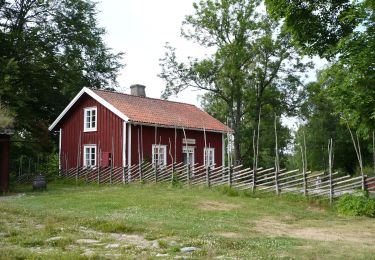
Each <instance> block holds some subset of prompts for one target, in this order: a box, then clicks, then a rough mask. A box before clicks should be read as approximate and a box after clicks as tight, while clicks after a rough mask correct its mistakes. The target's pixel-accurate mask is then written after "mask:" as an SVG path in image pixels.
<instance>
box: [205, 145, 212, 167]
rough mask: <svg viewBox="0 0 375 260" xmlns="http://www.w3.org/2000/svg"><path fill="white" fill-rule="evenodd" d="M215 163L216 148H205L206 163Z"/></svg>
mask: <svg viewBox="0 0 375 260" xmlns="http://www.w3.org/2000/svg"><path fill="white" fill-rule="evenodd" d="M214 164H215V149H214V148H204V165H205V166H210V167H213V166H214Z"/></svg>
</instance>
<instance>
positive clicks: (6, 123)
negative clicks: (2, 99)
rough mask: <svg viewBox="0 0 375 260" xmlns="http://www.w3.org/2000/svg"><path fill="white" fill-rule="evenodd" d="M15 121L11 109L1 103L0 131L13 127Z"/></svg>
mask: <svg viewBox="0 0 375 260" xmlns="http://www.w3.org/2000/svg"><path fill="white" fill-rule="evenodd" d="M13 123H14V119H13V116H12V114H11V113H10V111H9V109H7V108H6V107H5V106H3V105H2V104H1V103H0V129H2V128H11V127H13Z"/></svg>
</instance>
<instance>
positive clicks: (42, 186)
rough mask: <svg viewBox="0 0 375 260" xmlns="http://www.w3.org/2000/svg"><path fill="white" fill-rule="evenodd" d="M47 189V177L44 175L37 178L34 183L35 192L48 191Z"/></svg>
mask: <svg viewBox="0 0 375 260" xmlns="http://www.w3.org/2000/svg"><path fill="white" fill-rule="evenodd" d="M46 189H47V180H46V177H45V176H44V175H42V174H38V175H37V176H35V178H34V181H33V190H46Z"/></svg>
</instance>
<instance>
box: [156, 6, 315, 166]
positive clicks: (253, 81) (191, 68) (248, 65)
mask: <svg viewBox="0 0 375 260" xmlns="http://www.w3.org/2000/svg"><path fill="white" fill-rule="evenodd" d="M258 5H259V2H258V1H248V0H235V1H232V0H207V1H200V2H199V3H196V4H194V14H193V15H188V16H187V17H186V19H185V21H184V23H183V28H182V35H183V37H184V38H186V39H187V40H192V41H195V42H196V43H198V44H199V45H201V46H203V47H206V48H212V50H213V54H211V55H206V57H205V58H204V59H201V60H199V59H194V58H190V59H189V62H186V63H181V62H179V61H178V59H177V56H176V51H175V49H174V48H173V47H171V46H169V45H167V46H166V48H167V52H166V55H165V57H164V58H163V59H161V63H160V65H161V69H162V72H161V73H160V75H159V76H160V77H161V78H162V79H164V80H165V81H166V89H165V90H164V92H163V97H164V98H167V97H169V96H171V95H176V94H178V93H180V92H181V91H182V90H184V89H186V88H188V87H190V88H195V89H198V90H204V91H207V94H206V95H205V97H204V108H205V109H206V110H207V111H209V112H210V113H212V114H214V115H215V116H218V118H219V119H220V120H221V121H222V122H226V121H227V119H229V123H230V126H231V127H232V128H233V130H234V150H235V157H236V160H237V162H243V160H245V159H244V158H246V159H248V156H247V155H249V154H250V151H252V144H251V143H252V136H253V130H254V129H255V131H257V125H258V120H259V116H260V115H261V121H262V122H263V119H264V117H267V116H268V119H269V117H271V118H272V119H271V121H267V123H268V125H272V123H271V122H273V118H274V117H273V115H274V114H277V116H280V115H290V114H292V113H293V112H294V111H293V110H294V107H295V105H296V104H297V103H298V98H297V97H298V95H297V93H298V88H299V87H300V85H301V80H300V75H301V73H303V72H304V71H305V69H306V68H307V67H308V65H309V64H304V63H302V62H301V60H300V57H299V54H298V51H297V50H296V49H295V48H294V47H293V46H292V45H291V42H290V36H289V35H288V34H286V33H285V32H284V31H282V30H280V27H279V24H278V23H277V22H275V21H273V20H271V19H269V17H267V16H265V15H262V14H260V13H257V11H256V8H257V7H258ZM215 111H216V112H215ZM202 126H204V122H202ZM267 130H268V129H267ZM262 134H264V133H263V129H262ZM256 136H257V135H256ZM262 138H263V137H262ZM244 146H245V147H244ZM267 148H268V149H271V150H273V148H270V147H267ZM282 148H283V147H282ZM245 155H246V156H245ZM267 161H268V160H267ZM247 163H249V162H247Z"/></svg>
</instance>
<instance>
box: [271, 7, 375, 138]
mask: <svg viewBox="0 0 375 260" xmlns="http://www.w3.org/2000/svg"><path fill="white" fill-rule="evenodd" d="M266 4H267V10H268V12H269V13H270V14H271V15H272V16H274V17H277V18H284V19H285V23H284V26H285V28H287V30H288V31H290V32H291V33H292V36H293V39H294V42H295V43H297V44H298V45H299V46H302V48H303V49H304V50H305V51H306V52H308V53H311V54H319V55H320V56H321V57H327V58H328V59H330V61H331V63H330V66H329V67H328V68H327V69H326V70H325V71H324V72H323V73H322V76H321V79H320V81H321V82H322V84H323V85H324V87H325V88H327V90H328V91H327V92H326V94H327V95H328V96H329V98H330V101H331V102H332V104H333V108H334V111H335V113H336V115H337V116H340V117H341V119H342V121H343V122H344V123H345V124H346V123H349V125H350V126H351V127H353V128H356V129H358V130H359V132H360V133H361V134H362V136H363V137H365V138H368V137H369V136H370V133H371V132H372V130H373V129H374V124H375V109H374V107H375V103H374V96H375V92H374V85H375V51H374V50H375V14H374V9H375V2H374V1H372V0H364V1H349V0H342V1H312V0H305V1H286V0H282V1H274V0H266Z"/></svg>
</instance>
